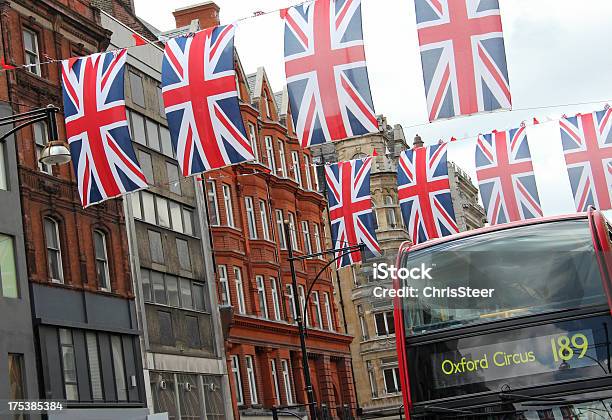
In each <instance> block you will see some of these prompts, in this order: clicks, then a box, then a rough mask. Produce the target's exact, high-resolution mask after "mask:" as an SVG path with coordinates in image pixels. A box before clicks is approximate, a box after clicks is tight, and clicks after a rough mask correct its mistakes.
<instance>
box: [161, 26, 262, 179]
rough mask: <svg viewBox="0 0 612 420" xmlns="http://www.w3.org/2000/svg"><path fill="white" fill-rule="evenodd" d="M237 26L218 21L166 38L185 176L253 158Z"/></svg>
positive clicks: (169, 112) (173, 123)
mask: <svg viewBox="0 0 612 420" xmlns="http://www.w3.org/2000/svg"><path fill="white" fill-rule="evenodd" d="M234 29H235V28H234V26H233V25H228V26H217V27H214V28H208V29H205V30H203V31H199V32H196V33H195V34H189V35H185V36H180V37H176V38H172V39H170V40H168V42H167V43H166V47H165V50H164V59H163V62H162V92H163V97H164V106H165V109H166V117H167V118H168V127H169V128H170V138H171V139H172V146H173V147H174V150H175V151H176V158H177V160H178V162H179V164H180V165H181V170H182V172H183V175H184V176H190V175H194V174H198V173H201V172H204V171H209V170H211V169H216V168H221V167H224V166H228V165H233V164H237V163H241V162H246V161H250V160H253V159H254V156H253V149H252V147H251V144H250V142H249V140H248V139H247V137H246V132H245V129H244V123H243V121H242V116H241V114H240V105H239V103H238V92H237V90H236V79H235V70H234Z"/></svg>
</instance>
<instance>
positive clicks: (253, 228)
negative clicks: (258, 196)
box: [244, 196, 258, 239]
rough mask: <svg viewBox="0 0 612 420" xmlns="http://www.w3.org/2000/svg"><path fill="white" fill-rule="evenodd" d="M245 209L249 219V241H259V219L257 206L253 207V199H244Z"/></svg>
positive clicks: (249, 197) (248, 197)
mask: <svg viewBox="0 0 612 420" xmlns="http://www.w3.org/2000/svg"><path fill="white" fill-rule="evenodd" d="M244 207H245V210H246V217H247V228H248V231H249V239H258V237H257V219H256V218H255V206H254V205H253V197H251V196H247V197H244Z"/></svg>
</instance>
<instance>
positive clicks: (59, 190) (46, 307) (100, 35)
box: [0, 0, 146, 418]
mask: <svg viewBox="0 0 612 420" xmlns="http://www.w3.org/2000/svg"><path fill="white" fill-rule="evenodd" d="M90 3H91V2H90V1H89V0H80V1H77V0H72V1H67V0H63V1H59V0H41V1H26V0H16V1H11V2H2V4H1V5H0V25H1V28H2V44H3V51H2V56H3V57H4V58H5V60H6V62H7V63H8V64H12V65H16V66H19V65H23V64H33V65H32V66H31V67H29V68H28V69H27V70H26V69H20V70H16V71H10V72H6V73H2V76H0V82H1V85H0V99H2V100H5V101H9V102H10V104H11V106H12V111H13V112H14V113H19V112H24V111H29V110H31V109H33V108H38V107H44V106H47V105H48V104H54V105H56V106H59V107H60V108H61V104H62V92H61V87H60V86H61V83H60V65H59V64H57V63H53V64H40V63H41V62H46V61H49V60H52V59H60V58H66V57H70V56H82V55H87V54H89V53H92V52H98V51H104V50H105V49H106V47H107V46H108V43H109V40H110V33H109V32H108V31H107V30H105V29H104V28H103V27H102V26H101V25H100V16H99V10H98V9H96V8H94V7H92V6H91V5H90ZM58 125H59V127H58V128H59V135H60V138H62V139H65V129H64V125H63V115H62V114H61V113H60V114H59V116H58ZM46 131H47V130H46V126H45V124H44V123H36V124H34V125H33V126H30V127H26V128H24V129H22V130H21V131H19V132H18V134H17V135H16V139H15V142H16V146H17V147H16V149H17V166H18V171H17V172H18V173H13V174H9V177H18V179H19V190H20V197H21V208H22V212H23V231H24V242H25V257H26V261H27V277H28V279H29V282H30V287H29V290H30V296H29V297H30V299H31V300H32V312H33V317H34V337H35V343H36V354H37V357H38V359H39V363H38V366H39V371H38V378H37V379H38V381H37V382H38V385H39V395H27V396H26V398H28V399H38V398H44V399H49V400H67V406H68V408H69V409H71V410H73V411H74V410H82V411H78V412H79V413H81V412H82V413H83V417H84V416H85V415H86V414H85V412H87V415H94V416H95V412H96V411H97V410H103V409H106V408H108V407H111V406H112V407H114V408H117V409H118V410H119V411H118V412H117V413H118V414H117V415H119V416H121V415H122V414H121V413H124V416H125V418H128V416H131V415H133V414H134V410H136V411H138V412H140V413H143V412H146V409H145V408H144V406H145V397H144V386H143V379H142V363H141V360H140V348H139V340H138V336H139V331H138V327H137V325H136V318H135V316H134V314H135V309H134V295H133V291H132V281H131V276H130V269H129V258H128V249H127V237H126V231H125V220H124V215H123V210H122V208H123V206H122V201H121V200H120V199H119V200H109V201H107V202H105V203H103V204H99V205H96V206H93V207H90V208H88V209H83V208H82V206H81V203H80V199H79V194H78V190H77V187H76V180H75V176H74V172H73V170H72V168H71V167H70V166H71V165H65V166H62V167H53V168H51V167H47V166H45V165H42V164H40V163H39V162H38V157H39V153H40V151H41V150H42V148H43V146H44V144H45V143H46V141H47V132H46ZM21 292H22V293H24V294H28V290H27V288H26V289H25V290H22V291H21ZM0 310H3V308H2V307H1V306H0ZM25 368H26V369H30V370H35V365H34V364H30V363H28V364H27V365H26V366H25ZM85 407H86V408H85ZM121 410H124V411H121ZM69 411H70V410H69ZM76 415H77V416H78V414H76Z"/></svg>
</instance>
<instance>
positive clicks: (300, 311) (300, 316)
mask: <svg viewBox="0 0 612 420" xmlns="http://www.w3.org/2000/svg"><path fill="white" fill-rule="evenodd" d="M283 226H284V230H285V232H284V233H285V243H286V244H287V260H288V261H289V267H290V269H291V284H292V285H293V286H292V287H293V307H294V308H296V323H297V326H298V331H299V334H300V347H301V350H302V370H303V371H304V382H305V385H306V397H307V398H308V407H309V409H310V418H311V419H312V420H316V419H317V410H316V407H315V398H314V389H313V387H312V380H311V378H310V369H309V368H308V355H307V354H306V328H305V327H304V314H305V313H306V308H307V307H308V298H309V297H310V293H311V291H312V288H313V286H314V285H315V283H316V282H317V280H318V279H319V276H320V275H321V274H322V273H323V272H324V271H325V270H326V269H327V268H328V267H329V266H330V265H331V264H332V263H333V262H334V261H336V260H338V259H339V258H342V257H344V256H345V255H348V254H350V253H352V252H355V251H361V250H363V247H364V245H363V244H360V245H354V246H348V247H345V248H340V249H330V250H326V251H322V252H317V253H315V254H307V255H302V256H300V257H294V256H293V243H292V241H291V236H290V229H291V225H290V224H289V221H288V220H285V221H284V222H283ZM338 252H340V253H341V254H339V255H337V256H336V257H335V258H333V259H332V260H330V261H328V262H327V264H325V266H324V267H323V268H322V269H321V270H319V272H318V273H317V275H316V276H315V278H314V280H313V281H312V283H311V284H310V287H309V288H308V292H307V293H306V296H305V297H304V307H302V305H300V304H299V303H298V302H299V301H298V296H297V291H298V284H297V276H296V274H295V261H297V260H306V259H309V258H314V257H319V256H322V255H327V254H331V253H338Z"/></svg>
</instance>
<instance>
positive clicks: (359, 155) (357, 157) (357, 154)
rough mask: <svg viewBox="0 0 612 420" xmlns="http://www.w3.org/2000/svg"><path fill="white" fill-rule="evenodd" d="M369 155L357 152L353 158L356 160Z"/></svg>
mask: <svg viewBox="0 0 612 420" xmlns="http://www.w3.org/2000/svg"><path fill="white" fill-rule="evenodd" d="M366 157H368V155H366V154H365V153H356V154H355V155H354V156H353V157H352V159H351V160H355V159H363V158H366Z"/></svg>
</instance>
